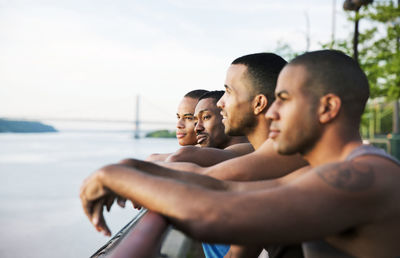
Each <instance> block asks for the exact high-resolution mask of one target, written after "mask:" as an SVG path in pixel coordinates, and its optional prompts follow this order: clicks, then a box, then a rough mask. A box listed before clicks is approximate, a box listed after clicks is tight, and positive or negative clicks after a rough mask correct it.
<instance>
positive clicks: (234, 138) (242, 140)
mask: <svg viewBox="0 0 400 258" xmlns="http://www.w3.org/2000/svg"><path fill="white" fill-rule="evenodd" d="M248 142H249V141H248V140H247V137H246V136H231V137H230V139H229V141H227V142H226V144H224V147H223V148H221V149H225V148H227V147H229V146H231V145H235V144H239V143H248Z"/></svg>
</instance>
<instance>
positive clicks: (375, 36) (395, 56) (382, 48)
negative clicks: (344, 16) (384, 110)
mask: <svg viewBox="0 0 400 258" xmlns="http://www.w3.org/2000/svg"><path fill="white" fill-rule="evenodd" d="M399 17H400V7H399V4H397V6H396V4H395V3H394V1H384V2H383V1H379V2H375V3H374V4H372V5H368V6H364V7H362V8H361V9H360V10H359V12H356V13H355V14H354V15H352V14H351V13H350V14H348V20H349V21H355V20H357V21H359V20H360V19H361V18H363V19H365V20H366V21H369V28H367V29H365V30H364V31H361V32H360V33H359V39H358V44H359V45H358V46H359V51H358V60H359V64H360V66H361V68H362V69H363V70H364V71H365V73H366V74H367V77H368V80H369V82H370V86H371V88H370V90H371V99H377V98H380V99H384V100H385V101H394V115H393V125H396V126H393V132H394V133H399V128H398V127H399V126H398V125H399V115H398V100H399V99H400V51H399V38H400V18H399ZM352 42H353V37H352V36H350V37H349V38H348V39H342V40H335V41H334V42H329V43H327V44H324V45H323V46H324V47H332V48H336V49H339V50H342V51H343V52H345V53H347V54H348V55H352V52H353V44H352ZM396 108H397V113H396Z"/></svg>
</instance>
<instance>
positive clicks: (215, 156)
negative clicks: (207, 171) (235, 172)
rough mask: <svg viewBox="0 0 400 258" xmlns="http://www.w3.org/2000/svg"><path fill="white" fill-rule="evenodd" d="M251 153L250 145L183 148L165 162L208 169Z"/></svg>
mask: <svg viewBox="0 0 400 258" xmlns="http://www.w3.org/2000/svg"><path fill="white" fill-rule="evenodd" d="M252 151H254V149H253V147H252V146H251V144H250V143H239V144H234V145H231V146H229V147H228V148H226V149H217V148H208V147H196V146H185V147H182V148H180V149H179V150H177V151H176V152H175V153H173V154H172V155H170V156H169V157H168V158H167V159H165V161H166V162H191V163H195V164H197V165H199V166H202V167H208V166H212V165H215V164H217V163H219V162H222V161H225V160H228V159H232V158H236V157H238V156H241V155H244V154H247V153H250V152H252Z"/></svg>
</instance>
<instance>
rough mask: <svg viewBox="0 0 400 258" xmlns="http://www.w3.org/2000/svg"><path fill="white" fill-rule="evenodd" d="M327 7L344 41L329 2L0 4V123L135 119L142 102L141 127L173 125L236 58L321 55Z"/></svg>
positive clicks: (9, 0) (328, 31)
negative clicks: (285, 50) (289, 52)
mask: <svg viewBox="0 0 400 258" xmlns="http://www.w3.org/2000/svg"><path fill="white" fill-rule="evenodd" d="M334 2H336V4H335V10H336V23H335V36H336V37H337V38H340V37H341V38H343V37H347V36H348V35H349V33H350V32H351V30H352V28H353V26H352V24H350V23H349V22H347V21H346V18H345V12H344V11H343V10H342V1H333V0H308V1H307V0H287V1H272V0H263V1H261V0H247V1H238V0H229V1H228V0H202V1H200V0H199V1H189V0H164V1H155V0H146V1H136V0H132V1H128V0H114V1H105V0H87V1H81V0H80V1H77V0H69V1H60V0H53V1H41V0H31V1H29V0H25V1H23V0H21V1H20V0H0V117H8V118H81V119H86V118H90V119H104V120H133V119H134V116H135V99H136V96H137V95H140V103H141V105H140V118H141V119H143V120H146V121H172V122H173V121H174V120H175V117H176V115H175V114H176V107H177V104H178V102H179V101H180V99H181V98H182V96H183V95H184V94H185V93H186V92H188V91H190V90H193V89H208V90H223V85H224V80H225V73H226V70H227V68H228V66H229V64H230V63H231V62H232V61H233V60H234V59H235V58H237V57H239V56H242V55H245V54H250V53H256V52H273V51H274V50H276V48H277V46H278V44H279V43H278V42H282V43H287V44H289V45H290V46H291V47H292V48H293V49H294V50H296V51H305V50H306V47H307V43H306V39H307V35H308V37H309V38H310V47H309V50H317V49H320V48H321V46H320V44H321V43H322V42H327V41H329V40H330V39H331V36H332V10H333V8H332V7H333V3H334ZM307 17H308V21H309V27H308V26H307ZM307 31H308V32H307Z"/></svg>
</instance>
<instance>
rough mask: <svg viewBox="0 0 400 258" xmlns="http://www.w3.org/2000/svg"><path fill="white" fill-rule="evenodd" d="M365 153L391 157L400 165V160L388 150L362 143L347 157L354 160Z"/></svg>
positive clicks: (390, 158)
mask: <svg viewBox="0 0 400 258" xmlns="http://www.w3.org/2000/svg"><path fill="white" fill-rule="evenodd" d="M364 155H376V156H380V157H383V158H386V159H389V160H391V161H393V162H394V163H396V164H397V165H398V166H400V161H399V160H398V159H396V158H395V157H393V156H391V155H389V154H388V153H387V152H386V151H384V150H383V149H380V148H377V147H375V146H372V145H361V146H359V147H357V148H355V149H354V150H353V151H352V152H351V153H350V154H349V155H348V156H347V158H346V160H352V159H355V158H357V157H360V156H364Z"/></svg>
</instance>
